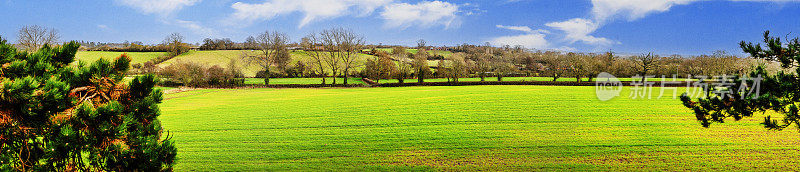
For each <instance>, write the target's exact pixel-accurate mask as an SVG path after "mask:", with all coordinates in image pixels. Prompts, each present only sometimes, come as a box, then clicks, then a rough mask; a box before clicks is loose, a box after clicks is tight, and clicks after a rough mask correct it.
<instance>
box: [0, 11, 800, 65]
mask: <svg viewBox="0 0 800 172" xmlns="http://www.w3.org/2000/svg"><path fill="white" fill-rule="evenodd" d="M0 16H3V20H4V21H3V22H2V23H3V26H2V27H0V35H2V36H3V38H6V39H8V40H9V41H12V42H15V41H16V32H17V30H18V29H19V28H20V27H21V26H24V25H34V24H35V25H42V26H46V27H52V28H55V29H57V30H59V32H60V33H61V35H62V36H61V40H86V41H101V42H122V41H125V40H128V41H142V42H145V43H159V42H160V41H161V40H162V39H163V38H164V37H165V36H167V35H168V34H170V33H173V32H179V33H182V34H183V35H185V36H186V38H187V40H188V41H189V42H200V41H201V40H202V39H203V38H207V37H209V38H231V39H233V40H235V41H242V40H244V38H246V37H247V36H248V35H254V34H258V33H259V32H263V31H265V30H277V31H281V32H285V33H287V34H288V35H289V36H290V37H291V38H292V39H293V40H295V41H297V40H299V39H300V38H301V37H303V36H304V35H306V34H308V33H310V32H314V31H320V30H323V29H327V28H331V27H345V28H350V29H352V30H353V31H355V32H357V33H360V34H362V35H363V36H365V38H366V39H367V41H368V42H369V43H371V44H378V43H382V44H390V45H398V44H399V45H414V44H415V42H416V40H418V39H425V40H426V41H427V42H428V44H429V45H458V44H462V43H468V44H484V43H486V42H489V43H490V44H492V45H495V46H499V45H504V44H508V45H523V46H526V47H528V48H535V49H558V50H568V51H582V52H600V51H609V50H611V51H615V52H623V53H643V52H656V53H659V54H707V53H711V52H712V51H714V50H726V51H729V52H731V53H740V51H739V50H738V47H737V44H738V42H739V41H742V40H747V41H759V40H761V34H762V33H763V31H764V30H771V31H772V32H773V33H775V34H776V35H781V36H784V35H788V36H790V37H797V36H800V34H798V33H800V29H798V28H800V18H797V17H796V16H800V1H797V0H714V1H711V0H473V1H470V0H459V1H455V0H445V1H427V0H213V1H212V0H110V1H56V0H41V1H24V0H2V1H0Z"/></svg>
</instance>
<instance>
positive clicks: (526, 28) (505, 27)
mask: <svg viewBox="0 0 800 172" xmlns="http://www.w3.org/2000/svg"><path fill="white" fill-rule="evenodd" d="M497 28H501V29H508V30H516V31H522V32H533V29H531V28H530V27H528V26H503V25H497Z"/></svg>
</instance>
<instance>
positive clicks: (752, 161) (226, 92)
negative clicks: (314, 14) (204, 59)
mask: <svg viewBox="0 0 800 172" xmlns="http://www.w3.org/2000/svg"><path fill="white" fill-rule="evenodd" d="M594 89H595V88H594V87H551V86H463V87H402V88H352V89H241V90H233V89H203V90H195V91H189V92H182V93H175V94H167V95H166V97H165V98H166V100H165V101H164V103H163V104H161V110H162V114H163V115H162V116H161V117H160V120H161V122H162V124H163V127H164V128H165V131H169V133H170V134H171V136H172V139H173V140H174V141H175V143H176V146H177V148H178V151H179V153H178V163H177V166H176V171H195V170H197V171H275V170H280V171H284V170H288V171H387V170H395V171H419V170H424V171H453V170H468V171H473V170H487V171H494V170H502V171H505V170H509V171H540V170H542V171H585V170H590V171H594V170H601V171H632V170H633V171H636V170H647V171H650V170H654V171H751V170H756V171H793V170H798V167H797V164H798V163H800V154H798V153H797V152H800V134H798V133H797V130H793V129H788V130H786V131H767V130H765V129H764V128H763V127H762V126H761V125H760V124H759V123H760V122H761V120H762V115H757V117H755V118H747V119H744V120H742V121H739V122H730V123H725V124H718V125H714V126H712V127H711V128H702V127H701V126H700V124H698V122H696V121H695V120H694V118H695V117H694V114H692V113H691V111H690V110H689V109H686V108H684V107H683V106H682V105H681V102H680V101H679V100H675V99H649V100H648V99H626V98H618V99H614V100H611V101H608V102H600V101H598V100H597V99H596V98H595V95H594V94H595V93H594ZM658 91H659V90H658V88H655V89H654V90H653V92H658ZM629 94H630V90H629V89H624V91H623V92H622V94H621V95H629Z"/></svg>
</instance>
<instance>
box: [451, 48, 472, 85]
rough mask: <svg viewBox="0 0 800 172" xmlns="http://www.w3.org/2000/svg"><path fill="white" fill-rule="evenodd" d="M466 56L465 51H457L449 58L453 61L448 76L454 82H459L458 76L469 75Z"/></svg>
mask: <svg viewBox="0 0 800 172" xmlns="http://www.w3.org/2000/svg"><path fill="white" fill-rule="evenodd" d="M465 56H466V55H465V54H464V53H456V54H453V55H451V56H450V57H448V58H447V60H449V61H450V62H451V64H450V70H448V72H447V77H448V78H450V80H452V81H453V82H458V78H463V77H465V76H467V71H468V67H467V66H468V65H467V62H466V61H465V59H464V57H465Z"/></svg>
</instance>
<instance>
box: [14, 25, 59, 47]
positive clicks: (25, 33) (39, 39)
mask: <svg viewBox="0 0 800 172" xmlns="http://www.w3.org/2000/svg"><path fill="white" fill-rule="evenodd" d="M59 37H60V36H59V34H58V31H57V30H55V29H53V28H49V29H48V28H45V27H42V26H39V25H29V26H22V28H20V29H19V33H17V39H18V40H17V42H19V44H20V45H21V46H22V47H23V48H25V49H26V50H28V51H36V50H38V49H39V48H41V47H42V46H44V45H55V44H57V43H58V38H59Z"/></svg>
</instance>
